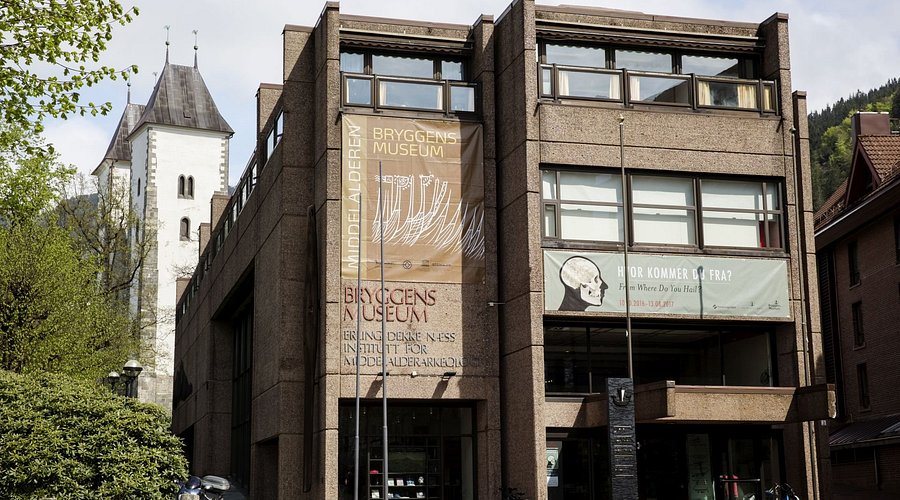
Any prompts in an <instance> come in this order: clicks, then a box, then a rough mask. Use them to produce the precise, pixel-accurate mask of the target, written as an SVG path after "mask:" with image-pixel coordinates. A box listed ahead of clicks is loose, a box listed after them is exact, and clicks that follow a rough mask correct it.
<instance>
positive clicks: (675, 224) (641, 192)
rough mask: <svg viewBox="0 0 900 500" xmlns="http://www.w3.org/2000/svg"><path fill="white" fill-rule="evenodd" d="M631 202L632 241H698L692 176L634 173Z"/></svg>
mask: <svg viewBox="0 0 900 500" xmlns="http://www.w3.org/2000/svg"><path fill="white" fill-rule="evenodd" d="M631 202H632V224H633V225H634V242H635V243H661V244H667V245H696V244H697V231H696V228H695V220H696V207H695V205H694V186H693V182H692V180H691V179H688V178H678V177H656V176H644V175H641V176H639V175H635V176H633V177H632V178H631Z"/></svg>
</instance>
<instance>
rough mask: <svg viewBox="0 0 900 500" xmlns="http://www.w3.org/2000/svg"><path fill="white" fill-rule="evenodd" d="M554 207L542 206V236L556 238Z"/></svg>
mask: <svg viewBox="0 0 900 500" xmlns="http://www.w3.org/2000/svg"><path fill="white" fill-rule="evenodd" d="M557 235H558V233H557V232H556V205H544V236H546V237H548V238H556V237H557Z"/></svg>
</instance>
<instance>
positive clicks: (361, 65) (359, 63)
mask: <svg viewBox="0 0 900 500" xmlns="http://www.w3.org/2000/svg"><path fill="white" fill-rule="evenodd" d="M341 71H343V72H345V73H365V71H366V65H365V59H364V58H363V55H362V54H356V53H353V52H341Z"/></svg>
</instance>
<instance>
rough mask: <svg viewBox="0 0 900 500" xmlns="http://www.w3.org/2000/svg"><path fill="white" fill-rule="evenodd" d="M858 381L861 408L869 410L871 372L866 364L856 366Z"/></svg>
mask: <svg viewBox="0 0 900 500" xmlns="http://www.w3.org/2000/svg"><path fill="white" fill-rule="evenodd" d="M856 381H857V384H858V386H859V387H858V389H859V408H860V409H861V410H868V409H869V403H870V400H869V372H868V370H867V369H866V364H865V363H860V364H858V365H856Z"/></svg>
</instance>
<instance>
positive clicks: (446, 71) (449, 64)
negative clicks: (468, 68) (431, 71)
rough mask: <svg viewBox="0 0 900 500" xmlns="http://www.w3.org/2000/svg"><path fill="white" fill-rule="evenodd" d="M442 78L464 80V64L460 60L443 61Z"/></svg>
mask: <svg viewBox="0 0 900 500" xmlns="http://www.w3.org/2000/svg"><path fill="white" fill-rule="evenodd" d="M441 78H442V79H444V80H463V64H462V62H460V61H441Z"/></svg>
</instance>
